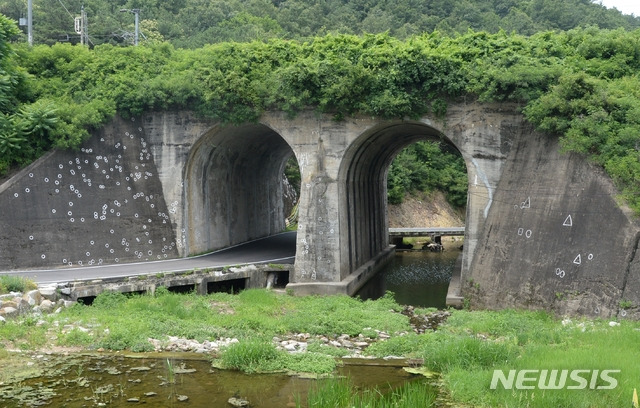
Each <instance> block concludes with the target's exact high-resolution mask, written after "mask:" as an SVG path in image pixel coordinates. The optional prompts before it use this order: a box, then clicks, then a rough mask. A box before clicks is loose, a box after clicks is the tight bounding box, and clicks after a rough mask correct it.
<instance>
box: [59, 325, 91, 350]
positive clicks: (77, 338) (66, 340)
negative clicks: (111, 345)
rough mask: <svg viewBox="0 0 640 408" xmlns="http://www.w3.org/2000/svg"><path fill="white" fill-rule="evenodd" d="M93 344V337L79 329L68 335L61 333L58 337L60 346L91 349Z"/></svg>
mask: <svg viewBox="0 0 640 408" xmlns="http://www.w3.org/2000/svg"><path fill="white" fill-rule="evenodd" d="M93 343H94V338H93V336H92V335H91V334H89V333H87V332H85V331H82V330H80V329H78V328H74V329H72V330H71V331H69V332H68V333H61V334H60V335H59V336H58V345H60V346H75V347H89V346H91V345H92V344H93Z"/></svg>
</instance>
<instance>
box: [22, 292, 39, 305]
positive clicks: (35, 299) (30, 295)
mask: <svg viewBox="0 0 640 408" xmlns="http://www.w3.org/2000/svg"><path fill="white" fill-rule="evenodd" d="M22 299H24V300H26V301H27V303H29V306H32V307H33V306H36V305H39V304H40V302H42V295H41V294H40V291H38V290H31V291H29V292H27V293H25V294H24V295H23V296H22Z"/></svg>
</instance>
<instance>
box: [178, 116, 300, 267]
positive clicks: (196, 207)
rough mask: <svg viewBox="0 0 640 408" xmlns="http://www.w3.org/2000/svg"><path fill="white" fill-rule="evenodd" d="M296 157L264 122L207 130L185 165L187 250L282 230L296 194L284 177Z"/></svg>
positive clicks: (201, 250) (222, 245)
mask: <svg viewBox="0 0 640 408" xmlns="http://www.w3.org/2000/svg"><path fill="white" fill-rule="evenodd" d="M292 156H293V151H292V149H291V147H290V146H289V145H288V144H287V142H286V141H285V140H284V139H283V138H282V137H281V136H280V135H279V134H278V133H276V132H275V131H274V130H272V129H271V128H269V127H267V126H265V125H262V124H247V125H242V126H224V127H215V128H213V129H211V130H209V132H207V133H206V134H204V135H203V136H202V137H201V138H200V139H199V140H198V141H197V142H196V143H195V144H194V146H193V148H192V149H191V153H190V156H189V159H188V161H187V165H186V166H185V170H184V173H185V174H184V180H185V185H184V194H185V197H184V201H185V206H184V208H185V210H184V211H185V214H184V216H183V219H184V224H185V225H184V228H183V229H182V234H183V243H184V255H194V254H199V253H204V252H208V251H212V250H216V249H221V248H226V247H229V246H233V245H236V244H239V243H243V242H247V241H251V240H255V239H258V238H263V237H267V236H270V235H274V234H277V233H280V232H282V231H284V230H285V226H286V225H285V219H286V217H287V216H288V215H289V214H288V213H287V211H288V208H291V204H289V203H287V200H295V199H296V198H295V197H293V198H292V194H295V193H292V191H294V190H295V189H293V188H291V187H290V186H289V185H288V183H287V181H286V179H285V168H286V166H287V161H288V160H289V159H290V158H291V157H292ZM290 165H291V164H290ZM293 165H297V163H295V162H294V164H293Z"/></svg>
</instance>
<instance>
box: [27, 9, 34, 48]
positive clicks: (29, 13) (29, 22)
mask: <svg viewBox="0 0 640 408" xmlns="http://www.w3.org/2000/svg"><path fill="white" fill-rule="evenodd" d="M31 1H32V0H27V38H28V39H29V46H32V45H33V4H32V3H31Z"/></svg>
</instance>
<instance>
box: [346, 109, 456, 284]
mask: <svg viewBox="0 0 640 408" xmlns="http://www.w3.org/2000/svg"><path fill="white" fill-rule="evenodd" d="M422 141H434V142H438V143H440V144H441V145H443V146H446V149H450V150H451V151H453V152H455V153H456V154H460V155H461V156H462V154H461V153H460V151H459V149H458V148H457V147H456V146H455V145H454V143H453V142H452V141H451V140H449V139H448V138H447V137H446V136H445V135H444V134H442V133H441V132H440V131H438V130H437V129H434V128H433V127H431V126H428V125H426V124H424V123H421V122H406V121H401V122H400V121H399V122H393V123H385V124H383V125H380V126H377V127H375V128H372V129H370V130H369V131H367V132H365V133H363V134H362V135H360V136H359V137H358V138H357V139H356V141H355V142H354V143H353V144H352V147H351V149H350V150H349V151H348V152H347V154H346V155H345V161H344V163H345V164H344V166H343V168H341V172H340V174H341V180H340V181H341V183H340V188H341V190H342V191H341V194H340V196H341V208H343V212H342V213H343V217H342V222H344V223H345V224H346V225H347V228H344V229H343V230H342V232H341V233H342V234H343V236H342V237H341V238H342V240H343V242H345V243H347V245H348V251H345V252H344V254H343V255H342V259H341V274H342V276H341V278H342V279H344V278H346V276H348V274H350V273H353V272H355V271H356V270H358V268H360V267H362V266H363V265H364V264H365V263H367V262H368V261H369V260H371V259H374V257H376V256H377V255H378V254H380V253H382V252H383V251H385V250H386V249H387V248H388V247H389V215H388V211H387V208H388V202H387V193H388V186H387V179H388V175H389V169H390V166H391V164H392V162H393V160H394V158H395V157H396V156H397V155H398V153H399V152H401V151H402V150H403V149H404V148H406V147H407V146H409V145H412V144H415V143H417V142H422ZM466 167H468V164H466V165H465V171H466V173H467V174H468V170H467V168H466ZM466 190H468V179H467V183H466V186H465V191H466ZM363 284H364V282H363Z"/></svg>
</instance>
